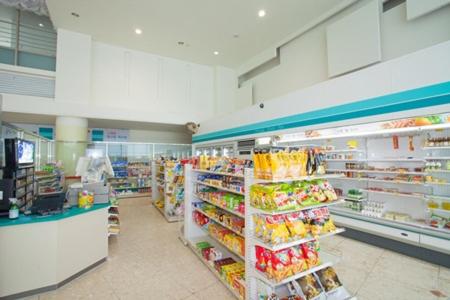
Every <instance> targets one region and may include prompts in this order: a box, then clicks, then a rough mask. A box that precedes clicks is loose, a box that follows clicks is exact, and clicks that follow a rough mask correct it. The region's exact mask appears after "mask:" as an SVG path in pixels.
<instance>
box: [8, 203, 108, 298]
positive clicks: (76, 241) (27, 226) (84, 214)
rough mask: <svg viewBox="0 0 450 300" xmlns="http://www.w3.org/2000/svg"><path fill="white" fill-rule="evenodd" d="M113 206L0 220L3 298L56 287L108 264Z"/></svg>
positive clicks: (21, 295)
mask: <svg viewBox="0 0 450 300" xmlns="http://www.w3.org/2000/svg"><path fill="white" fill-rule="evenodd" d="M108 207H109V204H108V203H105V204H95V205H94V206H92V207H91V208H89V209H84V208H78V207H73V208H70V209H68V210H66V211H64V212H63V213H60V214H56V215H49V216H38V215H33V216H24V215H21V216H20V217H19V218H18V219H15V220H9V219H8V218H0V299H16V298H22V297H26V296H28V295H32V294H36V293H42V292H46V291H50V290H54V289H56V288H58V287H60V286H62V285H64V284H66V283H67V282H69V281H71V280H73V279H74V278H76V277H78V276H80V275H81V274H83V273H84V272H86V271H88V270H90V269H91V268H93V267H95V266H97V265H99V264H101V263H102V262H104V261H105V260H106V258H107V256H108Z"/></svg>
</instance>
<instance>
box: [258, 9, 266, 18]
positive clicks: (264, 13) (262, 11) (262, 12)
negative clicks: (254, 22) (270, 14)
mask: <svg viewBox="0 0 450 300" xmlns="http://www.w3.org/2000/svg"><path fill="white" fill-rule="evenodd" d="M265 15H266V11H265V10H264V9H260V10H259V11H258V17H260V18H263V17H264V16H265Z"/></svg>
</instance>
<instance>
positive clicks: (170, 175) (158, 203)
mask: <svg viewBox="0 0 450 300" xmlns="http://www.w3.org/2000/svg"><path fill="white" fill-rule="evenodd" d="M152 168H153V169H154V170H155V173H154V174H155V176H153V180H152V186H153V192H152V200H153V201H152V203H153V205H154V206H155V208H156V209H157V210H158V211H159V212H160V213H161V214H162V215H163V216H164V218H165V219H166V220H167V222H170V223H171V222H178V221H182V220H183V214H182V213H179V214H175V213H174V209H173V206H174V202H176V201H177V199H176V198H175V197H176V196H177V191H178V189H179V188H182V189H184V186H183V185H182V184H179V183H177V182H176V177H177V176H184V175H183V174H182V172H181V174H179V173H176V172H175V171H174V168H173V167H172V166H168V165H167V162H162V163H158V162H156V161H154V162H152Z"/></svg>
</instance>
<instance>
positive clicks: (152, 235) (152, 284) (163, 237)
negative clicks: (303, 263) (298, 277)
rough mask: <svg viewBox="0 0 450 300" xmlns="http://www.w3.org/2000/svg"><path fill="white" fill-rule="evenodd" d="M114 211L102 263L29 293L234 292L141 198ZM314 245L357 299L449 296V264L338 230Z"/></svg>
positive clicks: (179, 295) (192, 299)
mask: <svg viewBox="0 0 450 300" xmlns="http://www.w3.org/2000/svg"><path fill="white" fill-rule="evenodd" d="M120 214H121V234H120V236H119V237H118V238H117V239H114V238H113V239H111V241H110V256H109V259H108V261H107V262H106V263H104V264H103V265H101V266H99V267H97V268H95V269H94V270H91V271H90V272H88V273H86V274H84V275H83V276H81V277H80V278H78V279H76V280H75V281H73V282H71V283H69V284H67V285H66V286H64V287H62V288H60V289H59V290H57V291H53V292H50V293H46V294H42V295H40V296H39V297H33V298H32V299H155V300H164V299H185V300H196V299H211V300H212V299H214V300H221V299H233V297H232V295H231V294H230V293H229V292H228V290H227V289H226V288H225V287H223V286H222V285H221V283H220V282H219V281H218V280H217V279H216V278H215V277H214V276H213V275H212V274H211V273H210V271H209V270H207V269H206V268H205V266H204V265H203V264H202V263H201V262H200V261H199V260H198V258H197V257H196V256H195V255H194V254H193V253H192V252H191V251H190V250H189V249H188V248H186V247H185V246H184V245H183V244H182V243H181V242H180V241H179V240H178V230H179V225H178V224H174V223H172V224H168V223H167V222H166V221H165V220H164V218H163V217H162V216H161V215H160V214H159V212H158V211H157V210H156V209H155V208H154V207H152V206H151V205H150V203H149V201H148V200H145V199H138V198H137V199H127V200H123V201H122V202H121V204H120ZM321 246H322V248H323V249H324V250H325V251H328V252H332V253H335V254H337V255H339V256H340V257H341V258H342V259H341V262H340V263H339V264H338V265H337V266H336V269H337V271H338V274H339V276H340V278H341V280H342V281H343V283H344V284H345V285H346V286H347V287H348V288H349V290H350V291H351V292H353V293H356V295H357V297H358V299H360V300H372V299H384V300H385V299H408V300H411V299H421V300H422V299H445V298H438V297H435V296H433V295H432V294H431V292H430V290H438V289H441V291H442V292H443V293H445V294H446V295H450V270H449V269H445V268H439V267H437V266H435V265H432V264H428V263H424V262H422V261H419V260H416V259H412V258H409V257H406V256H402V255H398V254H395V253H393V252H390V251H386V250H383V249H380V248H376V247H372V246H370V245H366V244H364V243H359V242H356V241H353V240H349V239H346V238H343V237H339V236H337V237H333V238H330V239H324V240H323V241H322V243H321ZM82 253H83V251H82V249H80V255H83V254H82ZM68 259H70V258H68Z"/></svg>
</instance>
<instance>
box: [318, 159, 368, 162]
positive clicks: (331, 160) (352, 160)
mask: <svg viewBox="0 0 450 300" xmlns="http://www.w3.org/2000/svg"><path fill="white" fill-rule="evenodd" d="M325 161H326V162H365V161H367V160H366V159H325Z"/></svg>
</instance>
